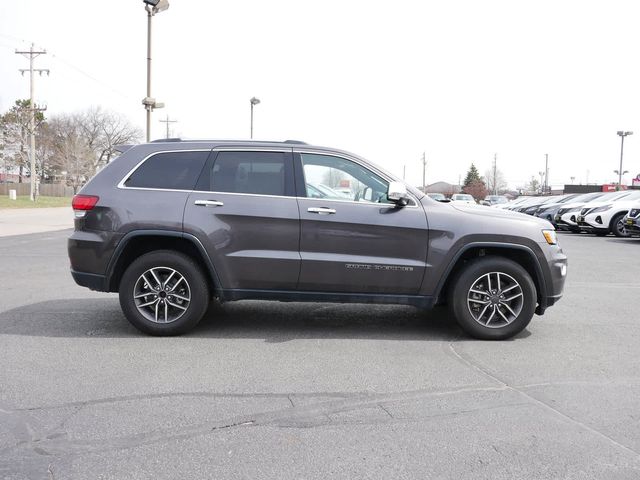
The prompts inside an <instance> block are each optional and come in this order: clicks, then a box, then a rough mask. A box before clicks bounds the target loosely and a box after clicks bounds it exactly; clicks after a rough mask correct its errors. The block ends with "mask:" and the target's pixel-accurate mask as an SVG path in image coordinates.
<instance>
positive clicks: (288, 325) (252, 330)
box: [0, 298, 463, 343]
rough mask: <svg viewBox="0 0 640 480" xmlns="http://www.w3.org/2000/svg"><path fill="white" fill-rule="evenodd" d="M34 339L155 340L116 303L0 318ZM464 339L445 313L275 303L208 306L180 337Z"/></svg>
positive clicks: (22, 310) (45, 307)
mask: <svg viewBox="0 0 640 480" xmlns="http://www.w3.org/2000/svg"><path fill="white" fill-rule="evenodd" d="M1 334H5V335H25V336H34V337H69V338H73V337H77V338H81V337H106V338H127V337H129V338H134V337H140V338H149V339H151V338H153V337H147V336H146V335H144V334H142V333H140V332H138V330H136V329H135V328H134V327H133V326H131V325H130V324H129V322H128V321H127V320H126V318H125V317H124V315H123V314H122V311H121V310H120V305H119V303H118V300H117V299H115V298H107V299H66V300H53V301H46V302H39V303H34V304H30V305H25V306H22V307H18V308H14V309H12V310H8V311H5V312H1V313H0V335H1ZM461 336H463V334H462V332H461V330H460V329H459V328H458V326H457V325H456V323H455V322H454V321H453V319H452V318H450V315H449V313H448V311H447V310H446V309H445V308H442V307H438V308H435V309H433V310H431V311H428V312H424V311H421V310H418V309H416V308H413V307H409V306H403V305H356V304H333V303H279V302H264V301H255V300H247V301H240V302H231V303H228V304H225V305H220V304H217V303H215V302H214V303H212V304H211V307H210V308H209V310H208V311H207V313H206V315H205V317H204V318H203V319H202V321H201V322H200V324H199V325H198V326H197V327H196V328H195V329H194V330H193V331H191V332H189V333H187V334H186V335H184V337H202V338H229V339H233V338H264V340H265V341H266V342H268V343H280V342H286V341H289V340H295V339H323V338H325V339H326V338H329V339H331V338H335V339H381V340H424V341H447V340H448V341H453V340H456V339H459V338H460V337H461Z"/></svg>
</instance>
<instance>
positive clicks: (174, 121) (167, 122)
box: [158, 115, 178, 138]
mask: <svg viewBox="0 0 640 480" xmlns="http://www.w3.org/2000/svg"><path fill="white" fill-rule="evenodd" d="M158 121H159V122H162V123H165V124H166V125H167V135H166V137H164V138H169V124H170V123H178V120H169V115H167V118H166V119H165V120H158Z"/></svg>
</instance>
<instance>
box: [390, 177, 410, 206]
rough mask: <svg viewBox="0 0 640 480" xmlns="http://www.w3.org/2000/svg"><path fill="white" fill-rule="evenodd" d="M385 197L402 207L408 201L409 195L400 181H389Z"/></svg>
mask: <svg viewBox="0 0 640 480" xmlns="http://www.w3.org/2000/svg"><path fill="white" fill-rule="evenodd" d="M387 198H388V199H389V201H390V202H393V203H395V204H396V205H399V206H401V207H404V206H405V205H406V204H407V203H409V195H408V194H407V187H406V185H405V184H404V183H402V182H391V183H389V190H388V191H387Z"/></svg>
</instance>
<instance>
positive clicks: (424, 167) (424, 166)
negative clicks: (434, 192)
mask: <svg viewBox="0 0 640 480" xmlns="http://www.w3.org/2000/svg"><path fill="white" fill-rule="evenodd" d="M426 179H427V154H426V152H422V193H427V184H426Z"/></svg>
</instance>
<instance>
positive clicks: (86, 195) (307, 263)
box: [69, 140, 567, 339]
mask: <svg viewBox="0 0 640 480" xmlns="http://www.w3.org/2000/svg"><path fill="white" fill-rule="evenodd" d="M120 150H121V151H122V152H123V153H122V154H121V155H120V157H118V158H117V159H116V160H114V161H113V162H111V163H110V164H109V165H108V166H107V167H106V168H104V169H103V170H102V171H101V172H100V173H99V174H98V175H96V176H95V177H94V178H93V179H92V180H91V181H90V182H89V183H88V184H87V185H85V187H84V188H83V189H82V190H81V192H80V193H79V195H77V196H76V197H74V200H73V208H74V212H75V217H76V218H75V231H74V233H73V235H72V236H71V237H70V238H69V258H70V260H71V273H72V275H73V278H74V279H75V281H76V282H77V283H78V284H79V285H82V286H85V287H88V288H90V289H93V290H99V291H106V292H119V294H120V304H121V306H122V310H123V311H124V313H125V315H126V317H127V318H128V319H129V321H130V322H131V323H132V324H133V325H135V326H136V327H137V328H138V329H140V330H142V331H144V332H147V333H150V334H153V335H175V334H180V333H183V332H185V331H187V330H189V329H191V328H193V327H194V326H195V325H196V324H197V323H198V322H199V321H200V319H201V318H202V317H203V315H204V313H205V311H206V310H207V306H208V305H209V303H210V301H211V300H212V299H213V298H218V299H219V300H220V301H221V302H227V301H233V300H242V299H262V300H279V301H302V302H307V301H309V302H318V301H324V302H357V303H396V304H405V305H414V306H416V307H419V308H425V309H427V308H430V307H432V306H434V305H437V304H443V303H447V304H448V305H449V307H450V308H451V310H452V312H453V314H454V316H455V318H456V319H457V321H458V323H459V324H460V326H461V327H462V328H463V329H464V330H465V331H466V332H468V333H469V334H470V335H472V336H474V337H477V338H482V339H504V338H508V337H511V336H513V335H515V334H517V333H518V332H520V331H521V330H522V329H524V328H525V327H526V326H527V324H528V323H529V321H530V320H531V318H532V316H533V314H534V313H537V314H539V315H541V314H543V313H544V311H545V309H546V308H547V307H549V306H551V305H553V304H554V303H555V302H556V301H558V299H560V297H561V295H562V289H563V285H564V281H565V275H566V268H567V258H566V256H565V255H564V254H563V252H562V249H561V248H560V247H559V246H558V244H557V240H556V234H555V231H554V229H553V227H552V226H551V224H550V223H549V222H547V221H546V220H541V219H538V218H533V217H530V216H527V215H523V214H519V213H513V212H509V211H505V210H498V209H490V208H486V207H480V206H467V205H462V204H456V203H441V202H437V201H434V200H432V199H430V198H428V197H427V196H425V195H424V194H423V193H422V192H420V191H418V190H415V189H413V188H411V187H408V186H406V185H405V184H404V183H403V182H400V181H399V180H397V179H396V178H394V177H393V176H392V175H390V174H388V173H386V172H384V171H383V170H381V169H380V168H378V167H376V166H375V165H373V164H371V163H369V162H367V161H366V160H364V159H362V158H360V157H358V156H355V155H352V154H350V153H346V152H343V151H339V150H335V149H329V148H322V147H313V146H310V145H307V144H305V143H303V142H294V141H286V142H273V143H271V142H246V141H243V142H231V141H180V140H175V141H164V142H152V143H148V144H142V145H136V146H124V147H121V149H120Z"/></svg>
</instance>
